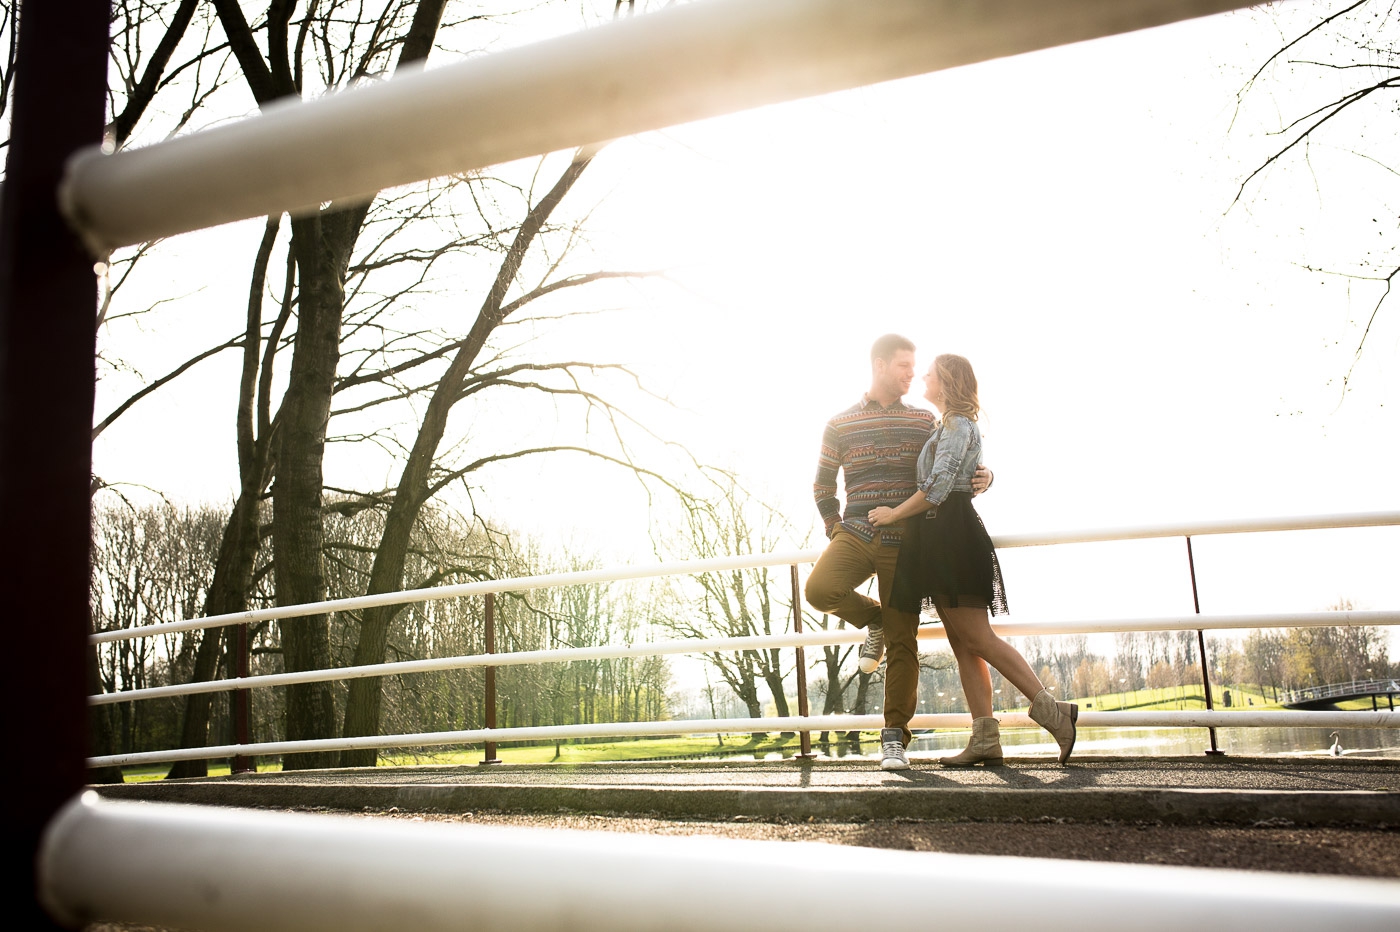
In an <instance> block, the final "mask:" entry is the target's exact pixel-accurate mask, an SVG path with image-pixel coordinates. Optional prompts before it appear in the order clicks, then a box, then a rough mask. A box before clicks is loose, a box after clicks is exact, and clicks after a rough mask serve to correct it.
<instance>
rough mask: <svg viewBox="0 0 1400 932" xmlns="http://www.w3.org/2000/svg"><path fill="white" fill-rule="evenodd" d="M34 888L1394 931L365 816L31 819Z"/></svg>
mask: <svg viewBox="0 0 1400 932" xmlns="http://www.w3.org/2000/svg"><path fill="white" fill-rule="evenodd" d="M38 873H39V877H38V885H39V893H40V897H41V898H42V900H43V902H44V903H45V904H46V905H47V906H48V908H49V909H50V911H51V912H52V913H53V915H54V916H55V917H57V918H58V919H60V920H61V921H63V922H64V923H65V925H68V926H71V927H72V928H79V927H81V926H82V925H84V924H85V923H86V922H87V921H89V920H90V919H92V918H93V917H101V918H103V919H108V920H116V921H128V922H139V923H141V924H155V925H159V926H169V927H173V928H200V929H207V930H210V932H221V930H230V932H242V930H246V929H253V928H255V929H262V930H270V932H271V930H283V929H285V930H297V932H321V930H324V932H354V930H361V929H365V930H369V929H393V928H412V929H414V930H415V932H437V930H444V932H446V930H453V932H455V930H459V929H462V928H463V927H470V928H472V929H484V930H495V929H500V930H506V929H509V930H521V929H569V930H572V932H594V930H598V932H641V930H653V929H687V930H701V929H707V928H723V929H726V930H729V932H808V930H810V929H811V928H812V927H813V925H814V924H819V923H820V919H819V917H820V915H821V913H820V912H819V911H820V910H823V909H824V908H825V905H826V904H830V902H831V898H832V894H833V891H848V892H850V894H851V895H852V896H853V897H854V898H855V900H856V901H858V902H860V903H864V904H867V905H868V906H869V908H870V909H871V910H872V915H874V914H879V915H880V917H881V918H880V921H879V923H878V925H879V927H880V928H881V929H882V930H890V932H903V930H906V929H907V930H912V929H927V928H929V927H930V926H942V927H946V928H950V929H973V928H979V927H981V926H985V925H986V924H987V917H988V915H989V914H991V913H992V912H994V913H995V915H996V921H997V924H998V925H1000V926H1004V927H1006V928H1013V929H1014V928H1033V929H1036V930H1039V932H1085V930H1095V929H1123V928H1131V929H1134V930H1140V932H1155V930H1162V932H1178V930H1180V929H1183V928H1216V927H1221V926H1224V925H1230V926H1235V925H1243V926H1245V927H1249V928H1254V927H1258V928H1265V929H1269V930H1271V932H1305V930H1306V932H1313V930H1316V929H1330V928H1339V929H1347V930H1348V932H1393V930H1394V929H1396V928H1400V895H1397V888H1396V884H1395V882H1394V881H1391V880H1376V879H1361V878H1350V877H1322V876H1309V875H1306V874H1277V873H1275V874H1270V873H1265V872H1262V871H1248V872H1246V871H1225V870H1213V871H1207V870H1200V869H1198V868H1189V867H1164V866H1159V865H1144V864H1103V863H1098V864H1088V863H1085V862H1083V861H1070V860H1040V859H1031V858H1013V857H990V856H985V855H961V854H943V853H935V852H913V851H891V850H880V849H874V848H859V849H853V848H846V849H840V848H834V847H832V846H828V845H811V844H802V843H793V842H781V841H739V840H734V839H726V838H706V837H696V836H687V837H683V838H675V837H664V836H659V835H647V834H623V833H617V832H581V831H564V830H551V829H524V828H500V827H494V826H483V825H462V824H453V825H434V824H422V823H418V824H415V823H411V822H397V821H393V820H377V821H369V820H365V819H355V818H352V817H349V816H332V815H309V814H295V813H278V812H258V811H255V810H231V809H217V808H212V807H204V806H175V805H169V804H159V803H121V802H112V801H102V800H98V799H97V798H96V796H95V794H92V793H89V794H85V795H84V796H82V797H80V798H78V799H76V800H74V801H72V802H70V803H69V804H68V805H67V806H66V807H65V808H64V809H63V810H62V811H61V812H60V813H59V815H58V816H57V817H56V818H55V819H54V820H53V822H52V823H50V826H49V829H48V831H47V833H46V836H45V839H44V844H43V846H42V849H41V851H40V855H39V859H38ZM1012 888H1014V890H1015V894H1014V895H1008V890H1009V889H1012ZM892 890H897V891H916V892H915V893H914V901H915V904H916V905H915V904H911V903H906V902H904V901H903V899H902V898H901V899H900V901H899V903H898V905H897V906H895V907H893V908H890V909H878V908H877V906H876V904H875V902H874V900H875V899H878V898H879V897H880V896H882V895H884V892H885V891H892Z"/></svg>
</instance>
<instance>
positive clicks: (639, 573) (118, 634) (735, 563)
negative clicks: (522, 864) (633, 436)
mask: <svg viewBox="0 0 1400 932" xmlns="http://www.w3.org/2000/svg"><path fill="white" fill-rule="evenodd" d="M819 556H821V551H820V550H790V551H775V552H773V553H761V554H753V555H748V554H745V555H740V556H734V557H711V558H709V559H704V560H674V561H670V562H666V563H647V564H638V565H633V566H616V567H608V568H604V569H597V570H578V571H576V572H571V573H547V574H544V575H540V576H516V577H513V578H511V579H488V580H483V581H481V582H470V583H459V584H457V585H453V586H434V587H432V588H429V589H406V590H402V591H399V592H385V593H380V594H378V595H360V596H353V597H351V598H347V599H327V600H326V601H324V602H306V603H303V604H300V605H284V606H279V607H277V608H263V609H257V610H256V611H248V612H231V613H229V614H227V615H210V616H209V617H207V618H190V619H187V620H185V621H172V622H165V623H162V624H157V625H143V626H141V627H139V628H123V629H121V630H118V631H101V632H98V633H97V634H94V635H92V636H91V637H90V638H89V639H88V640H89V641H90V642H91V643H93V644H103V643H107V642H109V641H122V640H127V639H130V638H138V637H154V636H157V635H162V634H174V633H175V632H177V631H195V630H198V629H201V628H224V627H228V626H229V625H241V624H253V623H255V622H259V621H279V620H282V619H286V618H297V617H300V616H303V615H319V614H321V613H323V612H350V611H356V610H359V609H363V608H375V607H377V606H381V605H407V604H411V603H417V602H432V601H437V600H440V599H458V598H462V597H464V596H473V595H486V594H487V593H501V592H529V591H531V590H533V589H548V588H552V587H556V586H583V585H588V584H591V583H607V582H617V581H620V580H624V579H649V578H652V577H656V576H686V575H692V574H695V573H712V572H722V571H725V570H743V569H760V568H762V567H765V566H788V565H790V564H793V563H815V562H816V560H817V557H819Z"/></svg>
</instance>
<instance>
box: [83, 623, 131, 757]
mask: <svg viewBox="0 0 1400 932" xmlns="http://www.w3.org/2000/svg"><path fill="white" fill-rule="evenodd" d="M85 651H86V656H85V657H84V658H83V659H84V668H85V669H84V671H83V673H84V676H85V677H86V680H87V691H88V695H90V696H95V695H97V694H98V693H100V692H102V673H101V671H100V669H99V668H98V665H97V645H96V644H88V645H87V647H86V648H85ZM88 742H89V750H90V752H91V753H92V754H94V755H96V756H99V757H102V756H106V755H108V754H111V753H112V752H113V751H114V750H115V749H114V747H113V742H112V719H111V716H110V715H109V714H108V709H107V707H105V706H98V707H96V708H92V707H89V708H88ZM87 773H88V782H89V783H122V782H124V780H125V778H124V777H123V776H122V769H121V768H120V767H115V766H113V767H96V768H92V769H89V770H88V772H87Z"/></svg>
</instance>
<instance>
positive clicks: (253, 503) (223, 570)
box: [166, 216, 281, 779]
mask: <svg viewBox="0 0 1400 932" xmlns="http://www.w3.org/2000/svg"><path fill="white" fill-rule="evenodd" d="M280 222H281V217H280V216H278V217H270V218H268V222H267V226H266V228H265V229H264V231H263V238H262V243H261V244H260V245H259V247H258V255H257V259H256V260H255V261H254V263H253V275H252V283H251V287H250V288H249V296H248V322H247V328H246V331H245V333H244V343H243V372H242V376H241V378H240V381H239V392H238V414H237V417H236V418H235V425H236V433H237V437H238V472H239V476H240V482H241V486H242V487H241V488H240V489H239V493H238V500H237V501H235V502H234V503H233V511H232V512H231V513H230V514H229V517H228V523H227V524H226V525H225V526H224V535H223V538H222V539H221V540H220V542H219V557H218V560H217V562H216V563H215V564H214V578H213V580H212V581H211V582H210V584H209V594H208V596H207V598H206V599H205V603H204V615H205V617H208V616H210V615H225V614H229V613H232V612H241V611H243V610H245V609H246V608H247V607H248V588H249V586H251V585H252V579H253V564H254V563H255V562H256V560H257V553H258V500H259V499H260V498H261V497H262V492H263V489H265V488H266V487H267V481H268V475H267V472H268V446H269V443H270V436H269V435H270V434H271V426H270V425H269V424H266V423H264V424H262V425H261V428H262V429H261V432H260V433H259V432H257V431H255V428H254V423H255V421H256V420H258V418H257V417H256V412H255V407H254V406H255V403H256V401H257V398H258V368H259V366H258V360H259V356H260V354H259V352H258V350H259V345H260V340H261V334H262V293H263V285H264V283H265V282H266V280H267V264H268V260H269V258H270V257H271V255H272V246H273V243H274V242H275V241H276V239H277V230H278V227H279V226H280ZM277 332H278V331H277V329H276V328H274V332H273V337H272V340H271V346H270V347H269V351H268V359H267V363H268V365H270V364H271V361H272V359H271V357H272V353H273V351H275V348H276V343H277ZM262 420H264V421H265V420H266V416H265V415H264V417H263V418H262ZM222 640H223V629H222V628H209V629H205V631H204V636H203V638H202V639H201V640H200V644H199V652H198V654H197V655H196V656H195V664H194V671H193V673H192V674H191V676H190V682H192V683H202V682H206V681H208V680H209V679H211V678H212V677H213V676H214V671H215V670H216V669H217V668H218V664H219V647H220V642H221V641H222ZM229 669H230V671H233V670H235V669H236V668H235V667H234V666H233V665H232V664H230V666H229ZM210 699H211V694H209V693H201V694H197V695H192V696H186V697H185V710H184V715H183V717H182V722H181V726H180V746H181V747H187V748H194V747H200V746H202V745H204V744H206V743H207V742H208V737H209V703H210ZM208 772H209V771H208V762H207V761H204V760H197V761H177V762H176V764H175V765H174V766H173V767H171V768H170V772H169V773H167V774H166V779H173V778H180V777H203V776H206V775H207V774H208Z"/></svg>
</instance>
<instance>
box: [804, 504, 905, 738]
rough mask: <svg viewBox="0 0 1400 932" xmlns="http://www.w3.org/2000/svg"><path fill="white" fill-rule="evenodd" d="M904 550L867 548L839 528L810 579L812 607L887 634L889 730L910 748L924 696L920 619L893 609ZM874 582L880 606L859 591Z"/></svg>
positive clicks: (877, 545)
mask: <svg viewBox="0 0 1400 932" xmlns="http://www.w3.org/2000/svg"><path fill="white" fill-rule="evenodd" d="M898 559H899V548H898V547H892V546H885V545H884V544H882V543H880V538H879V537H878V536H877V537H876V538H875V540H873V541H871V542H870V543H866V542H865V541H863V540H861V539H860V538H859V537H857V536H856V535H854V534H852V533H851V532H850V531H847V530H846V529H844V528H840V527H838V528H837V529H836V533H835V534H834V535H833V536H832V538H831V542H830V543H828V544H827V545H826V550H825V551H824V552H823V553H822V555H821V558H820V559H818V560H817V565H816V566H814V567H813V568H812V575H811V576H809V577H807V589H806V594H807V602H808V603H809V604H810V605H811V606H812V607H813V608H815V609H816V610H817V611H819V612H825V613H827V614H829V615H835V616H836V617H837V618H840V619H843V620H844V621H846V622H847V623H848V624H851V625H854V626H855V627H857V628H865V627H868V626H869V625H871V624H877V625H878V624H883V625H884V628H885V727H886V728H898V729H900V730H901V731H903V732H904V743H905V745H906V746H907V745H908V744H909V741H910V740H911V739H912V738H913V735H912V734H911V733H910V731H909V719H910V718H912V717H913V716H914V708H915V705H916V703H917V702H918V695H919V641H918V633H919V616H918V615H917V614H914V613H912V612H901V611H899V610H898V609H895V608H893V607H891V608H883V607H882V605H889V602H890V593H891V591H893V589H894V566H895V562H896V561H897V560H898ZM871 576H874V577H875V578H876V579H877V580H878V582H879V588H880V601H879V602H876V601H875V600H874V599H872V598H870V597H869V596H867V595H863V594H862V593H859V592H857V591H856V588H857V587H858V586H860V585H862V584H863V583H864V582H865V581H866V580H868V579H869V578H870V577H871Z"/></svg>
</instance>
